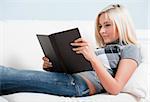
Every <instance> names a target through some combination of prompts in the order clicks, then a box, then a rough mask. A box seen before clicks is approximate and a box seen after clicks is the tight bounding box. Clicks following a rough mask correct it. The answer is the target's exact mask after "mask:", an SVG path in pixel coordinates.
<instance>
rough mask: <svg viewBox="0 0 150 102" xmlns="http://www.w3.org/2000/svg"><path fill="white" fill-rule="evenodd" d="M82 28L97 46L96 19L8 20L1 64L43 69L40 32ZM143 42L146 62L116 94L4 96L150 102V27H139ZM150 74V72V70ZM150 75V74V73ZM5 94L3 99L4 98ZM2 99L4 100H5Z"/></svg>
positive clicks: (11, 98)
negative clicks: (149, 93)
mask: <svg viewBox="0 0 150 102" xmlns="http://www.w3.org/2000/svg"><path fill="white" fill-rule="evenodd" d="M75 27H78V28H79V30H80V32H81V34H82V37H84V38H85V39H87V40H88V41H90V42H91V43H92V44H93V48H95V47H96V44H95V39H94V22H93V21H67V22H66V21H5V22H0V28H1V29H0V41H1V43H0V49H2V50H0V56H2V57H0V65H5V66H11V67H15V68H18V69H30V70H41V71H42V57H43V56H44V55H43V52H42V49H41V47H40V45H39V42H38V40H37V38H36V34H37V33H40V34H50V33H54V32H58V31H63V30H67V29H70V28H75ZM137 36H138V39H139V40H140V42H141V43H143V44H142V51H143V56H144V63H143V64H142V65H141V66H140V68H138V70H136V72H135V73H134V75H133V76H132V78H131V79H130V80H129V82H128V83H127V85H126V86H125V88H124V90H123V91H122V92H121V93H120V94H118V95H116V96H113V95H108V94H99V95H94V96H89V97H82V98H75V97H72V98H69V97H60V96H53V95H48V94H41V93H27V92H25V93H23V92H22V93H16V94H11V95H5V96H2V97H3V98H5V99H6V101H8V102H148V100H147V101H146V100H145V98H146V96H147V94H148V91H147V90H148V83H147V82H148V80H147V79H148V73H149V72H148V70H147V68H148V66H150V65H149V64H148V60H149V58H150V55H148V49H150V48H149V47H148V44H150V43H149V41H148V39H149V40H150V37H149V35H148V30H137ZM149 74H150V73H149ZM149 76H150V75H149ZM2 97H1V98H2ZM1 98H0V102H5V101H4V99H1Z"/></svg>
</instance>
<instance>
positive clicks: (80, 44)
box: [71, 42, 88, 46]
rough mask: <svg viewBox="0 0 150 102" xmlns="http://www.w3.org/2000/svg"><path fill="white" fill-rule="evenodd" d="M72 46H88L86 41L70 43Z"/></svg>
mask: <svg viewBox="0 0 150 102" xmlns="http://www.w3.org/2000/svg"><path fill="white" fill-rule="evenodd" d="M71 45H72V46H88V43H83V42H82V43H71Z"/></svg>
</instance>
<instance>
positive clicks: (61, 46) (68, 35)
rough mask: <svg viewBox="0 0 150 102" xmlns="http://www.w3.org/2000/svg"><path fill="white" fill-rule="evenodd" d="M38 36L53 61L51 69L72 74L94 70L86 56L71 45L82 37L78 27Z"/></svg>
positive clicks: (46, 53) (48, 56) (45, 52)
mask: <svg viewBox="0 0 150 102" xmlns="http://www.w3.org/2000/svg"><path fill="white" fill-rule="evenodd" d="M37 37H38V40H39V42H40V45H41V47H42V49H43V52H44V54H45V56H46V57H47V58H49V60H50V61H51V62H52V65H53V68H52V70H51V71H54V72H62V73H70V74H72V73H78V72H82V71H88V70H92V67H91V64H90V63H89V62H88V61H87V60H86V59H85V58H84V56H83V55H82V54H76V53H75V52H74V51H73V50H72V48H73V47H72V46H71V45H70V43H71V42H73V41H74V40H75V39H77V38H80V37H81V36H80V32H79V29H78V28H73V29H69V30H66V31H61V32H57V33H53V34H50V35H43V34H37Z"/></svg>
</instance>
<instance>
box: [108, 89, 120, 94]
mask: <svg viewBox="0 0 150 102" xmlns="http://www.w3.org/2000/svg"><path fill="white" fill-rule="evenodd" d="M121 89H122V88H118V87H117V88H116V87H113V88H111V89H110V90H109V91H108V93H110V94H111V95H118V94H119V93H120V92H121Z"/></svg>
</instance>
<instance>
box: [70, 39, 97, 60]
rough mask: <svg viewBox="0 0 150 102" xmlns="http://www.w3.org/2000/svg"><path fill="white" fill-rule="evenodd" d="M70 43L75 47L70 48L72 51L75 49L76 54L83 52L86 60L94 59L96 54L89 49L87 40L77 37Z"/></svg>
mask: <svg viewBox="0 0 150 102" xmlns="http://www.w3.org/2000/svg"><path fill="white" fill-rule="evenodd" d="M71 45H72V46H74V47H75V48H73V49H72V50H73V51H75V52H76V53H77V54H83V55H84V57H85V58H86V59H87V60H88V61H92V60H95V58H96V55H95V53H94V51H93V50H92V49H91V47H90V44H89V42H88V41H86V40H85V39H83V38H78V39H76V40H74V42H73V43H71Z"/></svg>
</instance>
